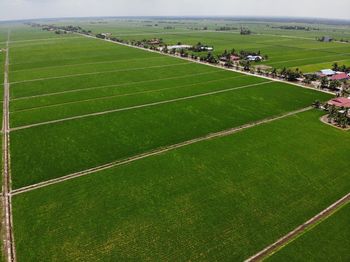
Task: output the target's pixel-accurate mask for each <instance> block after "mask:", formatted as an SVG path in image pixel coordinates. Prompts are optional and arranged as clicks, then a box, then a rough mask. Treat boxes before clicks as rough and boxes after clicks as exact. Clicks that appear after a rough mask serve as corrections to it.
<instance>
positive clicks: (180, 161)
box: [13, 111, 350, 261]
mask: <svg viewBox="0 0 350 262" xmlns="http://www.w3.org/2000/svg"><path fill="white" fill-rule="evenodd" d="M321 115H322V112H318V111H309V112H306V113H302V114H298V115H295V116H292V117H289V118H286V119H283V120H279V121H275V122H273V123H270V124H266V125H262V126H259V127H255V128H250V129H248V130H246V131H244V132H240V133H236V134H234V135H231V136H227V137H221V138H217V139H214V140H209V141H204V142H200V143H197V144H193V145H191V146H187V147H183V148H181V149H177V150H174V151H170V152H168V153H165V154H162V155H158V156H154V157H149V158H146V159H143V160H139V161H137V162H134V163H132V164H128V165H125V166H119V167H116V168H113V169H109V170H105V171H103V172H99V173H96V174H91V175H89V176H85V177H81V178H77V179H73V180H70V181H66V182H63V183H60V184H56V185H52V186H48V187H46V188H41V189H37V190H34V191H31V192H27V193H23V194H21V195H17V196H14V198H13V211H14V223H15V225H16V227H15V239H16V248H17V256H18V259H19V260H23V259H25V260H26V261H37V260H38V258H40V259H42V260H51V261H52V260H60V261H72V260H84V261H96V260H97V259H99V260H139V261H140V260H153V261H154V260H156V261H158V260H170V261H173V260H191V261H196V260H233V261H242V260H243V259H246V258H248V257H249V256H251V255H253V254H254V253H256V252H257V251H259V250H261V249H262V248H264V247H265V246H267V245H269V244H271V243H272V242H274V241H275V240H276V239H278V238H279V237H281V236H282V235H284V234H286V233H287V232H289V231H290V230H292V229H294V228H295V227H296V226H298V225H300V224H302V223H303V222H305V221H306V220H308V219H309V218H310V217H312V216H314V215H315V214H316V213H318V212H320V211H321V210H323V209H324V208H325V207H327V206H328V205H330V204H331V203H333V202H334V201H335V200H337V199H339V198H340V197H342V196H343V195H345V194H346V193H348V189H349V186H350V179H349V175H348V174H347V173H345V172H338V170H348V169H349V167H350V166H349V161H348V154H347V148H346V147H344V146H343V145H344V144H348V143H349V142H350V136H349V133H347V132H342V131H340V130H337V129H334V128H332V127H329V126H327V125H323V124H322V123H321V122H320V121H319V117H320V116H321ZM208 118H209V117H208ZM67 143H70V141H67ZM101 148H102V147H101ZM330 155H332V156H333V159H335V161H329V156H330ZM72 160H73V158H72ZM74 161H75V159H74ZM305 163H307V164H305ZM344 222H345V220H344ZM316 252H317V251H316Z"/></svg>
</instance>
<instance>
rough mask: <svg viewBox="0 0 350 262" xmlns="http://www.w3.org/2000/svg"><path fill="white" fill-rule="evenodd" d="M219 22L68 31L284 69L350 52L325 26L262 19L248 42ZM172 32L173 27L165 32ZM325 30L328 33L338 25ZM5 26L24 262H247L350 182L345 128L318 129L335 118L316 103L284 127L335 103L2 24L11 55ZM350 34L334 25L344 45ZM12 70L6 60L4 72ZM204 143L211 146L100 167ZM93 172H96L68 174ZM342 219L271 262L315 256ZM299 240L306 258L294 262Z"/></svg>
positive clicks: (16, 214) (92, 24) (261, 81)
mask: <svg viewBox="0 0 350 262" xmlns="http://www.w3.org/2000/svg"><path fill="white" fill-rule="evenodd" d="M38 22H42V23H44V22H45V21H38ZM222 23H223V22H217V23H216V24H214V23H212V24H209V25H208V27H209V29H208V30H194V29H193V27H199V26H205V24H206V23H205V22H204V21H187V20H183V21H166V22H164V23H159V24H161V26H159V25H157V26H154V24H155V23H154V21H152V22H151V21H140V20H137V19H135V20H131V21H124V20H122V19H121V20H118V19H116V20H113V19H110V20H106V21H105V20H99V19H96V20H89V19H80V20H75V19H72V20H58V21H57V24H75V25H80V26H82V27H84V28H88V29H89V30H92V31H93V32H107V31H108V32H112V33H113V35H115V36H118V35H119V34H120V35H121V36H123V38H124V37H125V39H127V38H128V39H137V38H138V37H146V38H152V37H157V36H160V35H161V36H162V38H163V39H164V40H165V41H167V42H169V43H170V42H171V43H177V42H179V41H181V42H183V43H192V44H194V43H196V42H200V41H202V42H205V43H208V44H212V45H214V46H215V48H216V52H221V51H222V50H224V49H226V48H227V49H230V48H232V47H235V48H236V49H238V50H239V49H240V48H242V49H243V48H244V49H254V50H255V49H259V50H261V51H262V53H266V54H268V55H269V60H268V61H266V62H267V64H269V65H271V66H276V67H280V66H281V67H283V66H288V67H300V68H302V69H303V68H305V69H306V68H307V69H308V70H317V69H319V65H321V64H322V66H323V65H327V63H328V62H329V63H330V66H331V64H332V62H334V61H338V59H339V61H340V60H344V61H349V62H350V49H349V46H350V45H348V44H343V43H337V42H333V43H321V42H318V41H316V40H314V38H315V37H316V36H317V35H312V33H315V32H311V33H310V34H311V35H303V34H302V33H301V32H298V33H299V34H297V35H296V38H292V36H291V34H290V32H286V33H284V32H283V31H282V30H277V29H273V28H271V27H270V28H269V29H268V28H265V27H266V25H265V27H264V26H262V25H254V26H253V25H252V27H251V28H252V29H253V28H254V30H255V31H259V32H260V34H254V35H250V36H240V35H239V34H238V33H237V32H216V31H215V28H216V27H218V26H220V25H222ZM145 24H146V25H147V26H145ZM151 24H152V26H151ZM170 25H173V26H174V27H175V29H164V27H165V26H170ZM232 26H233V25H232ZM191 28H192V29H191ZM320 28H321V29H320V30H318V32H317V34H319V35H322V34H324V33H326V32H327V30H331V29H330V27H327V26H325V25H322V26H321V25H320ZM8 29H9V31H10V45H9V47H10V49H9V64H10V66H9V82H10V101H9V112H10V129H11V130H10V158H11V187H12V190H14V191H12V212H13V214H12V215H13V230H14V239H15V250H16V256H17V260H18V261H96V260H101V261H129V260H131V261H243V260H245V259H247V258H249V257H250V256H252V255H254V254H255V253H257V252H258V251H260V250H262V249H263V248H265V247H266V246H268V245H270V244H271V243H273V242H274V241H276V240H277V239H278V238H280V237H281V236H283V235H285V234H287V233H288V232H289V231H291V230H293V229H294V228H295V227H297V226H298V225H300V224H302V223H304V222H305V221H307V220H308V219H309V218H311V217H313V216H314V215H315V214H317V213H319V212H320V211H321V210H323V209H325V208H326V207H328V206H329V205H331V204H332V203H333V202H335V201H336V200H338V199H339V198H341V197H343V196H344V195H345V194H347V193H349V186H350V184H349V183H350V182H349V181H350V179H349V175H348V174H347V173H346V172H339V170H349V168H350V162H349V161H348V153H347V152H348V148H347V147H346V146H344V145H348V144H349V142H350V134H349V132H348V131H343V130H339V129H336V128H333V127H331V126H328V125H325V124H323V123H322V122H321V121H319V119H320V117H321V116H323V115H324V114H325V113H324V112H322V111H318V110H315V109H309V110H307V111H305V112H302V113H297V114H296V113H295V114H292V115H290V116H288V117H284V118H279V117H281V116H284V115H285V114H289V113H291V112H294V111H297V110H301V109H305V108H308V107H310V106H311V105H312V103H313V102H314V101H315V100H319V101H327V100H329V99H331V98H332V97H333V96H332V95H331V94H329V93H324V92H320V91H317V90H312V89H306V88H302V87H300V86H297V85H292V84H289V83H286V82H280V81H274V80H271V79H267V78H261V77H257V76H252V75H247V74H242V73H238V72H233V71H228V70H224V69H222V68H218V67H212V66H207V65H203V64H198V63H194V62H193V61H189V60H183V59H179V58H176V57H170V56H165V55H162V54H159V53H155V52H148V51H146V50H141V49H136V48H132V47H128V46H124V45H119V44H116V43H111V42H106V41H103V40H101V39H95V38H88V37H84V36H82V35H77V34H73V33H72V34H71V33H68V34H55V33H54V32H47V31H43V30H41V29H40V28H38V27H30V26H28V25H24V24H22V23H19V22H18V23H16V24H8V25H6V26H5V25H4V24H2V25H1V27H0V48H1V45H3V46H5V41H6V39H7V30H8ZM169 30H170V31H171V30H173V31H174V32H173V33H169V32H168V31H169ZM270 30H272V31H273V32H270ZM274 30H276V31H274ZM332 30H333V29H332ZM334 30H335V29H334ZM204 31H207V32H204ZM233 31H235V30H233ZM277 31H278V32H277ZM344 32H347V28H343V27H338V28H337V29H336V31H335V35H337V36H339V35H341V34H343V33H344ZM268 34H270V35H268ZM285 34H286V35H285ZM344 34H345V33H344ZM345 35H346V34H345ZM304 38H307V39H304ZM2 43H3V44H2ZM4 62H5V52H2V53H0V64H1V65H0V70H1V71H2V72H3V70H4V66H3V65H4ZM349 64H350V63H349ZM330 66H328V67H330ZM303 70H304V69H303ZM3 75H4V74H1V76H0V80H1V84H0V85H1V86H0V87H2V88H1V90H2V91H1V97H2V96H3V87H4V85H3V81H4V79H3ZM2 101H3V99H2V98H1V102H2ZM1 111H2V105H1ZM275 118H276V119H275ZM267 119H273V120H271V121H270V122H267V123H263V124H259V125H257V126H252V127H251V126H249V127H248V128H246V129H244V130H241V131H238V132H235V133H233V134H230V135H227V134H226V135H223V136H220V137H217V138H215V139H208V138H207V137H208V135H210V134H213V133H217V132H223V131H225V130H230V129H233V128H240V127H242V126H247V125H251V124H253V123H257V122H261V121H266V120H267ZM196 139H202V141H201V142H195V143H191V144H189V145H186V146H181V147H180V148H177V149H171V150H169V151H167V152H163V153H161V154H156V155H152V156H147V157H144V158H142V159H138V160H135V161H133V162H130V163H128V164H123V165H118V166H113V167H108V168H102V167H103V166H106V165H109V164H111V163H115V162H118V161H123V160H126V159H129V158H134V157H136V156H139V155H144V154H147V153H150V152H157V151H159V150H162V149H165V148H171V147H173V146H174V145H176V144H179V143H185V142H186V141H192V140H196ZM90 169H96V171H93V172H92V171H91V172H88V174H86V175H85V176H81V177H71V179H68V180H64V179H65V178H67V177H70V176H72V175H73V174H75V173H78V172H82V171H87V170H90ZM49 181H50V182H52V183H53V184H51V185H45V184H44V185H43V184H41V183H46V182H49ZM53 181H55V182H53ZM38 183H39V184H40V186H39V185H38ZM27 188H29V189H28V191H26V189H27ZM16 192H19V193H16ZM344 210H345V211H346V207H344V208H343V209H341V210H340V211H338V212H337V213H336V214H335V215H334V216H331V217H330V218H329V219H327V220H325V221H323V222H322V223H321V224H319V225H318V226H316V227H315V228H313V229H312V230H310V231H308V232H307V233H305V234H304V235H302V236H301V237H300V238H298V239H296V240H295V241H294V242H292V243H290V244H288V245H287V246H286V247H284V248H283V249H281V250H280V251H279V252H277V253H275V254H274V255H273V256H271V257H269V258H268V259H272V260H275V261H280V258H284V257H285V258H295V260H298V261H300V260H302V258H303V256H302V254H305V256H306V255H307V256H308V257H310V260H314V261H316V260H318V258H320V257H321V256H319V255H320V254H315V256H313V254H314V253H315V252H316V250H314V249H313V247H314V246H312V244H311V242H312V241H313V239H315V238H317V237H319V236H320V235H321V234H323V233H322V232H323V231H322V230H327V229H323V227H326V226H324V225H328V226H329V227H332V226H333V227H332V228H333V229H334V230H337V229H338V228H339V227H340V224H339V225H338V224H337V225H336V223H343V224H344V223H345V222H344V220H341V219H342V218H341V217H340V215H339V214H342V212H344ZM331 221H335V222H331ZM337 221H340V222H337ZM342 221H343V222H342ZM330 223H333V225H332V224H330ZM316 231H317V232H318V231H320V232H321V231H322V232H321V233H313V232H316ZM347 232H348V231H344V232H343V234H342V235H341V236H340V238H339V239H337V240H336V241H334V242H331V245H334V246H335V245H337V246H340V247H339V257H338V258H347V256H346V252H345V250H346V247H347V246H346V242H344V243H345V244H344V245H342V243H341V242H340V240H341V239H342V238H345V237H346V236H347V235H348V234H347ZM349 237H350V236H349ZM303 246H308V248H310V252H308V251H307V250H304V252H306V253H302V252H300V254H299V255H300V256H297V255H295V253H296V252H299V250H300V249H302V247H303ZM329 250H331V248H329ZM326 252H328V251H327V250H325V253H324V254H325V255H324V257H327V258H328V256H327V253H326ZM329 257H330V258H331V257H333V256H331V255H330V256H329ZM298 258H300V259H298ZM334 258H335V260H336V258H337V257H334ZM318 261H320V260H318ZM339 261H342V260H341V259H340V260H339Z"/></svg>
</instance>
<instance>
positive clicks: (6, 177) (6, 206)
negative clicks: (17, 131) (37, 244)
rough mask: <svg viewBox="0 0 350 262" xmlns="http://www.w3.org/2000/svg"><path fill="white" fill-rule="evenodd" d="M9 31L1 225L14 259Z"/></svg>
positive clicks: (8, 252)
mask: <svg viewBox="0 0 350 262" xmlns="http://www.w3.org/2000/svg"><path fill="white" fill-rule="evenodd" d="M9 42H10V31H8V38H7V43H6V58H5V68H4V99H3V123H2V129H3V138H2V140H3V145H2V147H3V148H2V150H3V174H2V176H3V177H2V180H3V185H2V199H3V210H4V211H3V212H4V215H3V216H4V217H3V225H4V227H5V239H4V247H5V254H6V257H7V261H16V251H15V246H14V236H13V228H12V226H13V222H12V197H11V169H10V167H11V165H10V121H9V118H10V113H9V101H10V90H9V89H10V83H9V78H8V75H9V60H10V59H9V51H10V46H9Z"/></svg>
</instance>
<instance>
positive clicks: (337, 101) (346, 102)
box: [327, 97, 350, 108]
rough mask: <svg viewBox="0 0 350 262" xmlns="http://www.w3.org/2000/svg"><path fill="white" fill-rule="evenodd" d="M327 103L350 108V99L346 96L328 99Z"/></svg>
mask: <svg viewBox="0 0 350 262" xmlns="http://www.w3.org/2000/svg"><path fill="white" fill-rule="evenodd" d="M327 104H328V105H330V106H335V107H339V108H350V99H349V98H346V97H337V98H333V99H332V100H329V101H328V103H327Z"/></svg>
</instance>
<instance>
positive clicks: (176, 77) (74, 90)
mask: <svg viewBox="0 0 350 262" xmlns="http://www.w3.org/2000/svg"><path fill="white" fill-rule="evenodd" d="M218 72H220V71H212V72H203V73H194V74H188V75H181V76H173V77H165V78H159V79H150V80H142V81H136V82H126V83H120V84H113V85H105V86H92V87H86V88H78V89H72V90H66V91H60V92H53V93H43V94H40V95H33V96H23V97H18V98H12V99H11V101H17V100H25V99H32V98H36V97H45V96H54V95H61V94H66V93H78V92H82V91H85V90H96V89H103V88H109V87H124V86H131V85H137V84H143V83H152V82H158V81H165V80H174V79H182V78H187V77H193V76H199V75H210V74H216V73H218Z"/></svg>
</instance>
